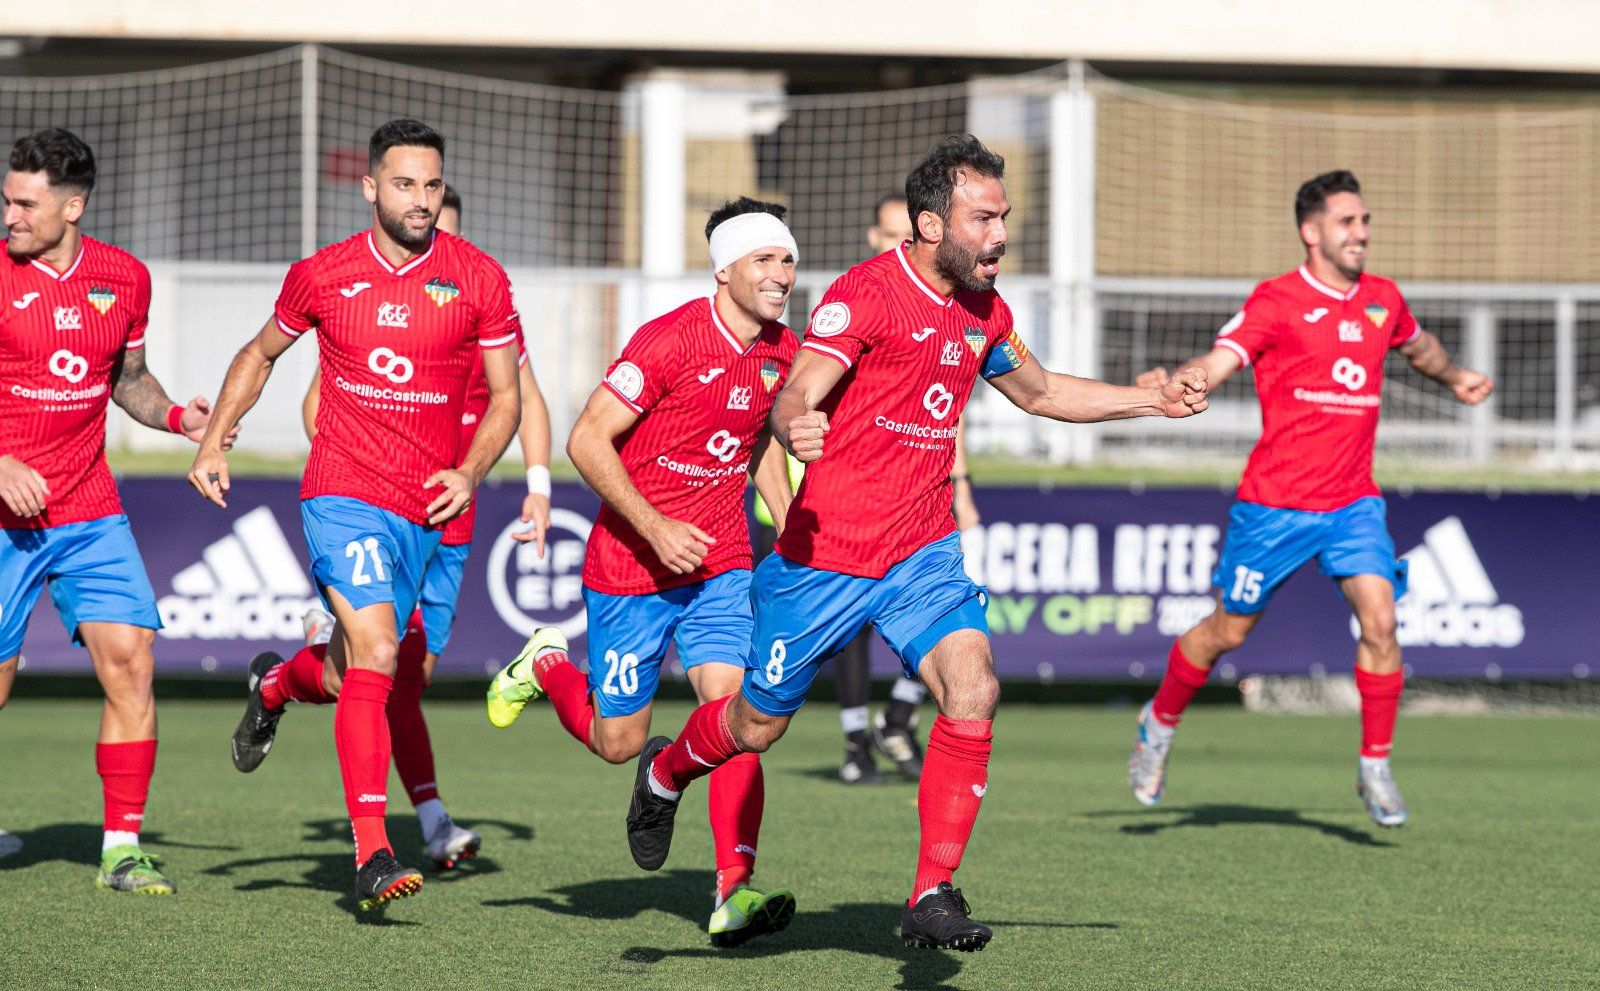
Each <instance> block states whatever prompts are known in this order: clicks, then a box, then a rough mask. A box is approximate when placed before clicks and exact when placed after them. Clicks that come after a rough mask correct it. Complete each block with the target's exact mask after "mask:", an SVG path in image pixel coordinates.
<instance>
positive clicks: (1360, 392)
mask: <svg viewBox="0 0 1600 991" xmlns="http://www.w3.org/2000/svg"><path fill="white" fill-rule="evenodd" d="M1421 333H1422V328H1421V327H1420V326H1418V325H1417V321H1416V319H1415V318H1414V317H1412V315H1411V308H1410V307H1408V306H1407V305H1406V301H1405V298H1404V297H1402V296H1401V295H1400V290H1399V288H1398V287H1396V286H1395V284H1394V283H1393V282H1390V281H1389V280H1388V279H1380V278H1378V277H1377V276H1375V275H1362V276H1361V278H1360V279H1358V280H1357V281H1356V284H1355V285H1354V286H1352V287H1351V288H1350V290H1349V291H1348V292H1339V291H1338V290H1336V289H1332V288H1330V287H1328V286H1325V285H1323V284H1322V283H1320V282H1318V281H1317V280H1316V279H1315V278H1313V277H1312V275H1311V273H1310V272H1309V271H1307V270H1306V268H1305V266H1301V267H1300V269H1299V270H1297V271H1294V272H1290V273H1288V274H1287V275H1280V276H1278V277H1277V278H1276V279H1269V280H1267V281H1266V282H1263V283H1261V284H1260V285H1259V286H1256V288H1255V291H1254V292H1252V293H1251V294H1250V298H1249V299H1248V300H1246V301H1245V304H1244V309H1242V310H1240V311H1239V314H1238V315H1237V316H1235V317H1234V318H1233V319H1232V320H1230V321H1228V323H1227V324H1226V325H1225V326H1224V327H1223V328H1222V330H1221V331H1220V332H1219V333H1218V337H1217V346H1219V347H1225V348H1228V349H1229V350H1231V351H1233V352H1235V353H1237V354H1238V355H1239V357H1240V358H1242V359H1244V363H1245V364H1246V365H1250V366H1252V367H1254V368H1255V373H1256V395H1257V396H1258V397H1260V401H1261V440H1260V441H1259V442H1257V444H1256V447H1255V450H1254V451H1252V452H1251V453H1250V463H1249V464H1248V465H1246V466H1245V469H1244V477H1243V478H1242V479H1241V480H1240V483H1239V498H1240V499H1242V500H1244V501H1246V502H1254V503H1260V504H1261V505H1263V506H1274V507H1277V508H1279V509H1300V510H1306V511H1308V512H1314V513H1325V512H1328V511H1330V510H1334V509H1340V508H1342V507H1344V506H1348V505H1350V504H1351V503H1352V502H1355V501H1356V500H1357V499H1360V498H1363V497H1365V496H1371V495H1377V494H1378V486H1377V483H1375V482H1374V481H1373V480H1372V446H1373V442H1374V441H1375V440H1376V439H1377V435H1378V409H1379V407H1380V406H1381V405H1382V402H1383V395H1382V393H1383V359H1384V357H1385V355H1387V354H1388V353H1389V349H1391V348H1397V347H1400V346H1401V345H1404V344H1408V343H1410V342H1411V341H1414V340H1416V338H1417V335H1418V334H1421Z"/></svg>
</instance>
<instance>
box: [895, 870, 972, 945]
mask: <svg viewBox="0 0 1600 991" xmlns="http://www.w3.org/2000/svg"><path fill="white" fill-rule="evenodd" d="M971 911H972V910H971V909H970V908H968V907H967V900H966V899H965V898H963V897H961V889H960V888H955V887H952V886H951V885H950V882H949V881H940V882H939V888H938V890H936V891H932V892H929V893H928V894H926V895H923V896H922V897H921V898H919V899H918V900H917V903H916V904H915V905H907V906H906V907H905V910H904V911H902V912H901V913H900V939H901V941H903V942H904V943H905V944H906V945H907V946H909V947H912V948H914V949H935V950H960V951H961V952H962V953H975V952H977V951H978V950H981V949H983V948H984V947H985V946H987V945H989V940H990V938H991V937H993V936H994V933H992V932H990V931H989V927H988V926H986V925H984V924H983V923H981V922H974V921H972V919H970V918H968V915H969V914H970V913H971Z"/></svg>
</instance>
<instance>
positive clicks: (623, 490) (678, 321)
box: [488, 197, 800, 946]
mask: <svg viewBox="0 0 1600 991" xmlns="http://www.w3.org/2000/svg"><path fill="white" fill-rule="evenodd" d="M785 212H786V211H785V210H784V208H783V207H781V206H777V205H776V204H772V203H763V202H761V201H759V200H753V199H750V198H749V197H742V198H740V199H739V200H737V201H735V202H732V203H728V204H725V205H723V206H722V207H720V208H719V209H717V210H715V211H713V212H712V214H711V217H710V219H709V220H708V221H707V222H706V237H707V238H708V239H709V240H710V242H711V269H712V272H713V274H714V276H715V278H716V284H717V289H716V293H715V294H714V295H713V296H712V297H711V298H710V299H696V300H693V301H691V302H689V303H685V304H684V305H683V306H680V307H678V308H677V309H676V310H673V311H672V312H671V313H668V314H665V315H664V316H661V317H657V318H656V319H655V320H652V321H650V322H649V323H647V324H645V325H644V326H643V327H641V328H640V329H639V331H638V333H636V334H634V336H633V338H632V339H631V340H629V341H628V345H627V347H625V348H624V349H623V351H622V356H621V357H620V358H618V359H617V360H616V361H615V362H614V363H613V364H612V365H611V368H610V370H609V371H608V372H607V373H606V377H605V380H604V381H603V382H602V383H601V384H600V386H599V387H598V388H596V389H595V391H594V393H593V395H591V396H590V397H589V402H588V404H587V405H586V406H585V407H584V410H583V413H582V414H581V415H580V416H579V417H578V422H577V423H576V424H575V425H574V426H573V428H572V436H571V438H570V439H569V440H568V441H567V453H568V454H569V455H570V456H571V458H572V463H573V465H575V466H576V467H577V469H578V471H579V473H580V474H582V475H583V478H584V480H585V481H586V482H588V483H589V485H590V487H592V488H593V489H594V490H595V492H596V493H597V494H599V496H600V498H601V499H602V500H603V501H604V503H605V505H604V506H602V507H601V509H600V516H599V518H598V519H597V520H596V521H595V528H594V534H593V535H592V536H591V537H590V539H589V548H588V553H587V556H586V557H585V559H584V566H583V598H584V604H585V606H586V607H587V609H588V613H589V674H588V677H587V678H585V677H584V675H583V673H582V672H580V671H579V670H578V669H577V668H576V667H575V666H573V664H572V662H571V661H570V660H569V659H568V657H567V641H566V638H565V637H563V636H562V635H561V633H560V631H559V630H556V629H554V628H551V627H546V628H544V629H541V630H539V631H538V633H536V634H535V635H534V637H533V639H531V640H529V641H528V645H527V647H525V648H524V649H523V651H522V653H521V654H519V655H518V656H517V658H516V659H514V660H513V661H512V662H511V663H510V664H508V665H507V666H506V667H505V668H504V669H503V670H502V671H501V672H500V673H499V674H497V675H495V678H494V681H493V682H492V683H491V685H490V687H489V692H488V707H489V721H490V722H491V723H493V724H494V725H496V726H500V727H505V726H510V725H511V724H512V723H513V722H514V721H515V720H516V718H517V716H518V714H519V713H521V711H522V708H523V706H525V705H526V704H527V703H528V701H529V700H531V699H534V698H538V697H539V696H540V695H541V694H544V695H548V696H549V697H550V701H551V703H552V704H553V705H554V707H555V710H556V717H557V718H558V719H560V720H561V725H562V727H563V728H565V729H566V731H567V732H568V733H571V734H572V735H573V736H574V737H576V738H577V740H578V742H579V743H582V744H583V745H584V746H586V747H588V748H589V749H590V750H591V751H593V752H594V753H595V754H597V755H599V756H600V757H601V758H602V759H604V760H606V761H609V762H610V763H613V764H621V763H623V762H625V761H628V760H631V759H632V758H634V757H635V756H637V755H638V754H639V751H640V749H641V748H642V747H643V746H644V743H645V738H646V737H647V736H648V735H649V731H650V709H651V700H652V699H653V698H654V697H655V692H656V686H657V684H658V682H659V679H660V668H661V662H662V660H663V659H664V658H665V657H666V652H667V644H668V642H669V641H671V642H674V643H676V645H677V648H678V658H679V660H680V661H681V662H682V663H683V667H684V669H685V671H686V672H687V673H688V676H689V683H690V684H691V685H693V686H694V690H695V694H696V695H698V696H699V698H700V701H701V702H709V701H712V700H714V699H721V698H726V697H728V696H730V695H733V694H734V693H736V692H738V690H739V682H740V679H741V678H742V677H743V676H744V669H745V660H746V658H747V657H748V656H749V653H750V627H751V613H750V560H751V555H750V536H749V528H748V524H747V523H746V521H745V514H744V483H745V478H746V476H753V478H754V480H755V483H756V486H757V488H758V490H759V491H760V492H761V493H762V495H764V496H765V497H766V498H767V499H769V500H771V504H772V505H773V506H775V507H777V508H778V513H777V514H776V516H777V519H779V520H782V519H783V513H784V510H786V509H787V508H788V505H789V498H790V497H789V480H788V473H787V468H786V465H785V459H784V456H783V451H782V450H781V449H780V448H779V447H778V446H777V445H776V444H773V443H771V435H770V434H769V432H768V430H767V416H768V414H769V413H770V412H771V410H772V400H773V397H774V396H775V395H776V394H777V391H778V388H779V387H780V385H781V384H782V382H783V379H784V376H786V375H787V374H788V372H789V366H790V364H791V363H792V362H793V360H794V356H795V349H796V341H795V339H794V335H793V334H792V333H791V332H790V331H789V328H787V327H785V326H784V325H783V324H781V323H779V322H778V318H779V317H781V316H782V315H783V308H784V305H785V303H786V302H787V301H788V298H789V292H790V290H791V289H793V288H794V276H795V264H796V262H797V260H798V259H799V255H800V252H799V249H798V248H797V247H796V246H795V241H794V235H793V234H791V233H790V232H789V228H788V227H786V226H785V225H784V223H783V216H784V214H785ZM763 801H764V786H763V783H762V775H761V764H760V758H759V755H757V754H755V753H748V754H741V755H740V756H739V757H737V758H735V759H733V760H729V761H727V762H726V763H725V764H723V765H722V766H721V767H720V768H718V769H717V771H716V772H715V773H714V774H712V776H711V791H710V801H709V806H710V813H711V834H712V839H713V844H714V846H715V850H716V861H717V890H716V902H715V910H714V911H713V912H712V915H711V921H710V923H709V924H708V926H707V930H708V931H709V932H710V934H711V942H712V943H713V944H714V945H716V946H738V945H740V944H742V943H744V942H746V941H747V940H749V939H750V938H751V937H753V936H758V935H760V934H762V933H767V932H776V931H778V930H780V929H782V928H784V927H785V926H787V925H788V924H789V920H790V918H791V917H792V916H793V915H794V908H795V902H794V896H793V895H792V894H791V893H790V892H788V891H786V890H784V889H781V888H780V889H776V890H773V891H770V892H762V891H759V890H757V889H756V888H754V887H752V886H751V884H750V878H751V873H752V872H753V871H754V869H755V858H756V839H757V835H758V833H759V832H760V830H761V811H762V804H763ZM658 866H659V865H658Z"/></svg>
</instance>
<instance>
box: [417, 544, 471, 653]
mask: <svg viewBox="0 0 1600 991" xmlns="http://www.w3.org/2000/svg"><path fill="white" fill-rule="evenodd" d="M471 551H472V545H471V544H440V545H439V549H438V550H436V551H434V552H433V559H432V560H430V561H429V562H428V568H427V570H426V571H424V572H423V575H422V600H421V606H422V629H423V630H424V631H425V632H426V633H427V636H428V653H430V654H432V655H433V656H435V657H438V656H439V655H440V654H442V653H444V649H445V647H446V646H448V645H449V643H450V628H451V627H453V626H455V625H456V597H457V596H458V595H460V594H461V576H462V575H463V574H464V573H465V572H466V569H467V555H468V554H469V553H470V552H471Z"/></svg>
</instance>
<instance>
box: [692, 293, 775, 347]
mask: <svg viewBox="0 0 1600 991" xmlns="http://www.w3.org/2000/svg"><path fill="white" fill-rule="evenodd" d="M706 305H707V306H709V307H710V308H711V323H712V325H713V326H715V327H716V328H717V330H718V331H720V332H721V334H722V339H723V340H725V341H727V342H728V346H729V347H731V348H733V350H734V351H736V352H737V353H738V354H739V355H741V356H743V355H747V354H749V353H750V352H751V351H753V350H754V349H755V346H756V345H757V344H759V343H760V342H761V338H762V335H764V334H766V332H767V328H766V325H765V324H763V325H762V327H761V332H760V333H758V334H756V339H755V340H753V341H751V342H750V346H749V347H745V346H744V345H742V344H740V343H739V338H738V337H737V336H736V335H735V334H734V333H733V331H731V330H729V329H728V327H727V325H726V324H724V323H723V322H722V317H721V316H719V315H718V314H717V297H715V296H710V297H707V299H706Z"/></svg>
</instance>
